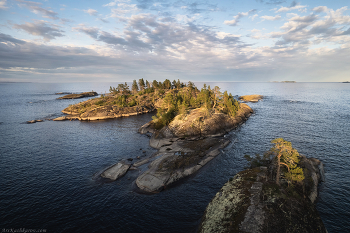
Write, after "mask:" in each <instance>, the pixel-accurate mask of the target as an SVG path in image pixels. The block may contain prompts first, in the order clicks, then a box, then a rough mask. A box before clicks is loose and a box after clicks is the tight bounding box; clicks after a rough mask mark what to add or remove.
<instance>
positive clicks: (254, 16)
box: [251, 14, 259, 21]
mask: <svg viewBox="0 0 350 233" xmlns="http://www.w3.org/2000/svg"><path fill="white" fill-rule="evenodd" d="M258 16H259V15H258V14H255V15H253V16H251V19H252V21H254V19H255V18H256V17H258Z"/></svg>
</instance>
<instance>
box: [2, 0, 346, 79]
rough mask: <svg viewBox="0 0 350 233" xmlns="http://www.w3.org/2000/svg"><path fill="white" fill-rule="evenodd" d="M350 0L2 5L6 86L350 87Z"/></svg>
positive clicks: (20, 0)
mask: <svg viewBox="0 0 350 233" xmlns="http://www.w3.org/2000/svg"><path fill="white" fill-rule="evenodd" d="M348 5H349V0H336V1H334V0H332V1H329V0H327V1H326V0H318V1H315V0H300V1H291V0H230V1H196V0H195V1H183V0H175V1H172V0H159V1H157V0H114V1H101V0H100V1H93V0H74V1H72V0H70V1H66V0H60V1H57V0H56V1H54V0H37V1H24V0H0V81H13V82H15V81H32V82H84V81H88V82H89V81H105V82H110V81H116V82H118V81H131V80H133V79H139V78H145V79H148V80H153V79H157V80H164V79H165V78H168V79H171V80H173V79H180V80H183V81H188V80H191V81H282V80H295V81H299V82H337V81H346V80H349V81H350V8H349V6H348Z"/></svg>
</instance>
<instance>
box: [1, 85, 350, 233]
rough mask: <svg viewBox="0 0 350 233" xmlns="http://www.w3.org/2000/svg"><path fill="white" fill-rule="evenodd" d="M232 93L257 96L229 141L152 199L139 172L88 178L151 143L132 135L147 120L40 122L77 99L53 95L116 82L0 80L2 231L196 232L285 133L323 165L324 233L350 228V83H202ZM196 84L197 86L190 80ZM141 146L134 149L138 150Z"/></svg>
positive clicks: (100, 88) (148, 116)
mask: <svg viewBox="0 0 350 233" xmlns="http://www.w3.org/2000/svg"><path fill="white" fill-rule="evenodd" d="M209 84H210V85H211V86H212V87H213V86H215V85H217V86H220V87H221V88H222V90H228V91H229V92H231V93H233V94H234V95H245V94H262V95H264V96H266V98H265V99H264V100H263V101H261V102H259V103H252V104H249V105H250V106H251V107H252V108H253V109H254V111H255V114H254V115H252V116H251V117H250V119H249V120H248V121H247V122H246V123H245V124H244V125H242V126H241V127H240V128H238V129H237V130H235V131H232V132H231V133H230V134H229V135H228V136H229V137H230V138H231V140H232V143H231V144H230V145H229V146H228V147H226V148H225V149H224V150H223V152H222V153H221V154H220V155H219V156H218V157H217V158H215V159H214V160H212V161H211V162H210V163H209V164H207V165H206V166H205V167H204V168H203V169H202V170H200V171H199V172H198V173H197V174H196V175H194V176H192V177H190V178H187V179H186V180H185V181H184V182H182V183H181V184H178V185H176V186H174V187H172V188H169V189H167V190H165V191H163V192H161V193H159V194H155V195H142V194H139V193H136V192H134V189H135V184H134V181H135V179H136V178H137V176H138V175H139V171H129V172H128V173H127V174H126V175H125V176H124V177H123V178H122V179H120V180H118V181H115V182H109V183H105V182H101V181H99V180H96V179H95V176H96V175H95V174H98V173H99V172H101V171H102V170H103V169H104V168H106V167H108V166H110V165H112V164H114V163H116V162H118V161H119V160H121V159H125V158H130V157H132V158H136V157H137V156H139V155H142V151H143V150H145V151H146V154H147V155H151V154H152V153H154V152H155V150H154V149H152V148H150V147H149V139H148V138H147V137H146V136H144V135H140V134H138V133H137V129H138V128H139V127H140V126H141V125H143V124H144V123H146V122H148V121H149V120H151V116H152V114H146V115H141V116H135V117H129V118H120V119H114V120H108V121H97V122H79V121H64V122H53V121H44V122H41V123H35V124H24V122H25V121H28V120H33V119H43V118H54V117H58V116H61V115H62V114H61V113H60V111H61V110H62V109H64V108H65V107H67V106H68V105H69V104H74V103H77V102H80V101H81V100H56V98H57V97H58V96H57V95H54V93H55V92H82V91H90V90H94V91H97V92H99V93H104V92H105V91H108V89H109V86H117V83H98V84H97V83H83V84H81V83H73V84H35V83H17V84H16V83H7V84H4V83H2V84H0V98H1V100H2V101H1V103H0V122H1V123H0V132H1V134H0V159H1V163H0V171H1V177H0V187H1V192H0V207H1V208H0V228H1V229H3V228H27V229H47V231H48V232H176V233H179V232H195V230H196V228H197V226H198V224H199V222H200V218H201V216H202V214H203V212H204V210H205V208H206V206H207V204H208V203H209V202H210V200H211V199H212V198H213V196H214V195H215V193H216V192H217V191H218V190H219V189H220V188H221V187H222V186H223V184H224V183H226V182H227V181H228V179H229V178H230V177H232V176H234V175H235V174H236V173H237V172H238V171H240V170H242V169H244V167H245V166H247V162H246V161H245V160H244V158H243V156H244V155H245V154H250V155H254V154H256V153H260V154H261V153H263V152H264V151H266V150H268V149H269V148H270V147H271V144H270V141H271V140H272V139H274V138H276V137H283V138H285V139H286V140H288V141H291V142H292V143H293V147H295V148H296V149H297V150H298V151H299V152H300V153H302V154H305V155H307V156H309V157H316V158H319V159H321V160H322V161H323V162H324V164H325V169H326V181H325V182H324V183H322V184H321V185H320V187H319V188H320V193H319V194H320V196H319V199H318V202H317V204H316V205H317V209H318V210H319V212H320V214H321V217H322V219H323V221H324V223H325V225H326V227H327V230H328V232H350V221H349V219H350V195H349V194H350V181H349V177H350V169H349V165H348V164H349V161H350V158H349V157H350V153H349V152H350V148H349V141H350V127H349V126H350V124H349V119H350V109H349V101H350V84H342V83H209ZM196 85H197V86H198V87H199V88H201V87H202V85H203V84H202V83H196ZM140 149H141V150H140Z"/></svg>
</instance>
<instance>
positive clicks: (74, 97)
mask: <svg viewBox="0 0 350 233" xmlns="http://www.w3.org/2000/svg"><path fill="white" fill-rule="evenodd" d="M97 95H98V94H97V92H94V91H91V92H83V93H80V94H68V95H65V96H62V97H59V98H57V99H59V100H61V99H79V98H84V97H92V96H97Z"/></svg>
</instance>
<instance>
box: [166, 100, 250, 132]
mask: <svg viewBox="0 0 350 233" xmlns="http://www.w3.org/2000/svg"><path fill="white" fill-rule="evenodd" d="M252 113H253V110H252V109H251V108H250V107H249V106H248V105H246V104H243V103H241V104H240V109H239V110H238V111H237V113H236V115H235V117H230V116H229V115H228V114H223V113H214V114H210V113H208V112H207V111H206V110H204V109H202V108H197V109H194V110H192V111H191V112H190V113H189V114H187V115H186V116H182V115H179V116H177V117H175V119H174V120H173V121H172V122H171V123H170V124H169V128H170V130H171V132H172V133H173V134H174V135H175V136H176V137H179V138H183V137H192V136H204V137H205V136H209V135H224V134H226V133H227V132H229V131H231V130H232V129H234V128H236V127H237V126H238V125H239V124H241V123H243V122H244V121H245V120H246V119H247V118H248V117H249V116H250V115H251V114H252Z"/></svg>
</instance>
